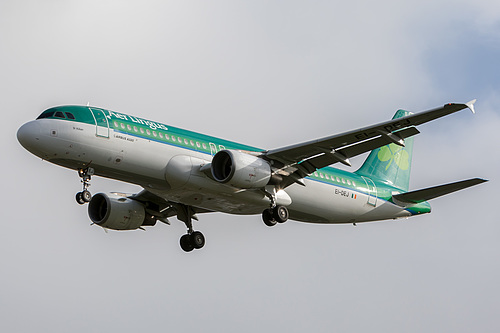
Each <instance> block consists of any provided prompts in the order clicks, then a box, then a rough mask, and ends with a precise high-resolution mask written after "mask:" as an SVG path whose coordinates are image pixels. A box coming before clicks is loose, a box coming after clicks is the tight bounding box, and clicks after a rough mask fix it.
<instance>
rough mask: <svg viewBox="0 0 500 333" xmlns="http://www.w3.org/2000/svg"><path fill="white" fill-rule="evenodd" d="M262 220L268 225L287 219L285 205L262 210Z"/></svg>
mask: <svg viewBox="0 0 500 333" xmlns="http://www.w3.org/2000/svg"><path fill="white" fill-rule="evenodd" d="M262 220H263V221H264V224H265V225H267V226H268V227H272V226H275V225H276V223H284V222H286V221H287V220H288V209H286V207H285V206H275V207H274V208H269V209H266V210H265V211H263V212H262Z"/></svg>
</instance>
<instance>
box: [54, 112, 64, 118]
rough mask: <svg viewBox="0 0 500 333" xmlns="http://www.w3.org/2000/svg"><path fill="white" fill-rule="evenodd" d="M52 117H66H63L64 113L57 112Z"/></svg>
mask: <svg viewBox="0 0 500 333" xmlns="http://www.w3.org/2000/svg"><path fill="white" fill-rule="evenodd" d="M54 117H56V118H66V117H64V113H62V112H61V111H57V112H56V114H55V115H54Z"/></svg>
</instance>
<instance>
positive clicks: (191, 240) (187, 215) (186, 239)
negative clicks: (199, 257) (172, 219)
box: [176, 204, 205, 252]
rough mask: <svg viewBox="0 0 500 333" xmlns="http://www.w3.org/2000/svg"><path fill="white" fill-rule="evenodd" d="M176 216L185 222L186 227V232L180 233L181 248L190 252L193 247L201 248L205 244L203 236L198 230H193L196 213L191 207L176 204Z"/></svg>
mask: <svg viewBox="0 0 500 333" xmlns="http://www.w3.org/2000/svg"><path fill="white" fill-rule="evenodd" d="M176 208H177V218H178V219H179V220H181V221H182V222H184V223H185V224H186V227H187V228H188V230H187V234H185V235H182V237H181V239H180V242H179V243H180V245H181V248H182V249H183V250H184V251H185V252H191V251H193V250H194V249H201V248H202V247H203V246H205V236H203V234H202V233H201V232H200V231H194V230H193V218H194V219H195V220H197V217H196V214H195V212H194V210H193V208H192V207H190V206H186V205H180V204H179V205H178V206H177V207H176Z"/></svg>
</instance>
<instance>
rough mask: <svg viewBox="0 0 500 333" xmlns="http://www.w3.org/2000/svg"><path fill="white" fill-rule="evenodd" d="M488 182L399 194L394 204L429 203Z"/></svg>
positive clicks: (468, 180) (443, 186) (477, 180)
mask: <svg viewBox="0 0 500 333" xmlns="http://www.w3.org/2000/svg"><path fill="white" fill-rule="evenodd" d="M487 181H488V180H486V179H481V178H472V179H467V180H462V181H459V182H455V183H450V184H445V185H439V186H434V187H429V188H425V189H422V190H416V191H411V192H406V193H402V194H397V195H393V196H392V198H393V200H394V203H396V204H401V205H402V206H406V205H407V204H417V203H420V202H423V201H428V200H431V199H434V198H437V197H441V196H443V195H446V194H450V193H453V192H456V191H459V190H463V189H465V188H467V187H471V186H474V185H479V184H481V183H484V182H487Z"/></svg>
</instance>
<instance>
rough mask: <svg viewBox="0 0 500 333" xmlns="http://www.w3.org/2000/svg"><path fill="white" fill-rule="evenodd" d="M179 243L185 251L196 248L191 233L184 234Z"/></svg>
mask: <svg viewBox="0 0 500 333" xmlns="http://www.w3.org/2000/svg"><path fill="white" fill-rule="evenodd" d="M179 243H180V245H181V249H183V250H184V251H185V252H191V251H193V250H194V245H193V243H192V241H191V235H189V234H185V235H182V237H181V240H180V242H179Z"/></svg>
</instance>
